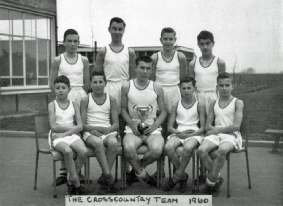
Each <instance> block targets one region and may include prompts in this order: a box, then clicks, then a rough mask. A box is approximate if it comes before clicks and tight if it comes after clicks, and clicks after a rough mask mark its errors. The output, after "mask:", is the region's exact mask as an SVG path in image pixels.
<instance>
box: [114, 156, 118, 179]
mask: <svg viewBox="0 0 283 206" xmlns="http://www.w3.org/2000/svg"><path fill="white" fill-rule="evenodd" d="M115 182H118V155H117V156H116V162H115Z"/></svg>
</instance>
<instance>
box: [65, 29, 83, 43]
mask: <svg viewBox="0 0 283 206" xmlns="http://www.w3.org/2000/svg"><path fill="white" fill-rule="evenodd" d="M68 35H78V36H79V33H78V32H77V31H76V30H75V29H67V30H66V31H65V32H64V41H66V38H67V36H68ZM79 38H80V37H79Z"/></svg>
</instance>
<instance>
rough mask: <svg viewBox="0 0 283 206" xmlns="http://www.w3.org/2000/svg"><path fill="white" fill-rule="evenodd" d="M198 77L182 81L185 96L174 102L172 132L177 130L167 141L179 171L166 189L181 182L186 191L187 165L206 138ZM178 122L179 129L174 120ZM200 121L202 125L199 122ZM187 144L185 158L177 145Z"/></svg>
mask: <svg viewBox="0 0 283 206" xmlns="http://www.w3.org/2000/svg"><path fill="white" fill-rule="evenodd" d="M195 84H196V82H195V80H194V78H192V77H184V78H182V79H181V81H180V91H181V96H182V100H179V101H178V102H177V103H175V104H174V105H173V106H172V109H171V115H170V119H169V122H168V132H170V133H173V134H171V135H170V136H169V137H168V141H167V143H166V145H165V149H164V150H165V153H166V154H167V156H168V158H169V159H170V161H171V162H172V163H173V165H174V168H175V169H176V171H175V172H174V175H173V179H169V181H168V182H167V183H166V184H165V185H164V191H169V190H171V189H173V187H174V186H175V185H176V184H178V183H180V187H179V191H180V192H181V193H184V192H185V191H186V188H187V181H188V174H186V173H185V169H186V167H187V166H188V164H189V162H190V159H191V156H192V155H194V154H193V151H194V149H195V148H196V147H197V146H198V145H199V144H200V143H201V142H202V139H203V133H204V127H205V108H204V105H201V104H200V103H199V102H198V101H196V100H195V97H194V92H195ZM175 121H176V123H177V125H178V127H177V129H175V128H174V123H175ZM198 125H200V126H198ZM180 145H183V154H182V157H181V158H182V159H181V161H180V160H179V157H178V156H177V154H176V148H177V147H178V146H180Z"/></svg>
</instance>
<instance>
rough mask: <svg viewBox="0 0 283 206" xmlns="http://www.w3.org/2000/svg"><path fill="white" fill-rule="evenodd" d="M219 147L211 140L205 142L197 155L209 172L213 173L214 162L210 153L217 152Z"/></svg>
mask: <svg viewBox="0 0 283 206" xmlns="http://www.w3.org/2000/svg"><path fill="white" fill-rule="evenodd" d="M217 147H218V146H217V145H216V144H214V143H213V142H211V141H209V140H206V139H205V140H203V142H202V143H201V145H200V147H199V148H198V151H197V155H198V156H199V157H200V159H201V160H202V162H203V164H204V166H205V168H206V169H207V170H208V172H212V167H213V160H212V159H211V157H210V156H209V153H210V152H211V151H213V150H215V149H216V148H217Z"/></svg>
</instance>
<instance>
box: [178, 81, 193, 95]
mask: <svg viewBox="0 0 283 206" xmlns="http://www.w3.org/2000/svg"><path fill="white" fill-rule="evenodd" d="M180 92H181V96H182V98H188V97H192V96H193V94H194V92H195V87H194V86H193V83H192V82H184V83H182V84H181V85H180Z"/></svg>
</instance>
